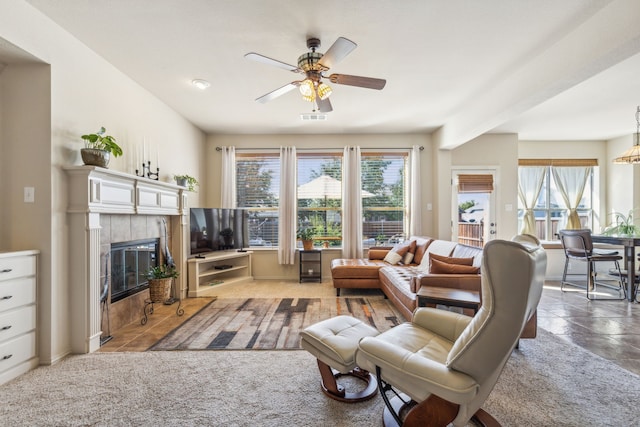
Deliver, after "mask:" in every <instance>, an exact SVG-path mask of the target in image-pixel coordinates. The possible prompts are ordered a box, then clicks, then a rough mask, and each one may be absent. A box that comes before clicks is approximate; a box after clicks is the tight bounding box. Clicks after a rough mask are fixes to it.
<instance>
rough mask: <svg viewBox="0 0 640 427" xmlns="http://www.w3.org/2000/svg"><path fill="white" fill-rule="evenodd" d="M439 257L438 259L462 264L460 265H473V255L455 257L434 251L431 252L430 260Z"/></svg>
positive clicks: (448, 262)
mask: <svg viewBox="0 0 640 427" xmlns="http://www.w3.org/2000/svg"><path fill="white" fill-rule="evenodd" d="M433 259H437V260H438V261H442V262H445V263H447V264H460V265H473V257H470V258H454V257H450V256H444V255H438V254H434V253H430V254H429V262H431V260H433Z"/></svg>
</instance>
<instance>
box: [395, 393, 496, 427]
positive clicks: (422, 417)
mask: <svg viewBox="0 0 640 427" xmlns="http://www.w3.org/2000/svg"><path fill="white" fill-rule="evenodd" d="M404 398H407V399H409V397H408V396H406V395H404V394H403V395H401V396H397V397H394V398H392V399H390V400H389V402H390V403H391V405H392V407H393V410H394V411H396V412H397V413H398V414H399V415H400V418H402V419H403V423H402V427H445V426H447V425H449V423H451V421H453V420H454V418H455V417H456V415H457V414H458V410H459V408H460V406H459V405H457V404H455V403H451V402H449V401H447V400H444V399H442V398H440V397H438V396H435V395H431V396H430V397H429V398H428V399H427V400H425V401H423V402H421V403H417V402H415V401H414V400H403V399H404ZM471 421H473V423H474V424H476V425H478V426H481V427H501V425H500V423H499V422H498V420H496V419H495V418H494V417H493V416H491V414H489V413H488V412H486V411H485V410H483V409H479V410H478V411H477V412H476V413H475V414H474V415H473V417H471ZM382 424H383V425H384V427H400V426H399V425H398V423H397V422H396V419H395V418H394V416H393V414H392V413H391V410H390V409H389V408H388V407H385V408H384V412H383V414H382Z"/></svg>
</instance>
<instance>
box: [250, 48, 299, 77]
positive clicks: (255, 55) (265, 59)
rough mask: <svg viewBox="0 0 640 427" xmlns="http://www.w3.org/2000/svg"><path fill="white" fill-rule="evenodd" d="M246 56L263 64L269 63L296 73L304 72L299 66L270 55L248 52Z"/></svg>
mask: <svg viewBox="0 0 640 427" xmlns="http://www.w3.org/2000/svg"><path fill="white" fill-rule="evenodd" d="M244 57H245V58H247V59H250V60H252V61H256V62H262V63H263V64H267V65H273V66H275V67H278V68H282V69H284V70H287V71H292V72H294V73H303V71H302V70H301V69H300V68H298V67H295V66H293V65H291V64H287V63H286V62H282V61H278V60H277V59H271V58H269V57H268V56H264V55H260V54H259V53H255V52H250V53H247V54H246V55H245V56H244Z"/></svg>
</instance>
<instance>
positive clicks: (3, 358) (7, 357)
mask: <svg viewBox="0 0 640 427" xmlns="http://www.w3.org/2000/svg"><path fill="white" fill-rule="evenodd" d="M12 357H13V354H7V355H6V356H2V360H7V359H11V358H12Z"/></svg>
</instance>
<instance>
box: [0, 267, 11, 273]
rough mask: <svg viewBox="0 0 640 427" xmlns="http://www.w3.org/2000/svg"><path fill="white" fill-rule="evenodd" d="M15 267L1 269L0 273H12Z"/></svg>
mask: <svg viewBox="0 0 640 427" xmlns="http://www.w3.org/2000/svg"><path fill="white" fill-rule="evenodd" d="M12 271H13V268H5V269H4V270H0V273H11V272H12Z"/></svg>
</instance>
